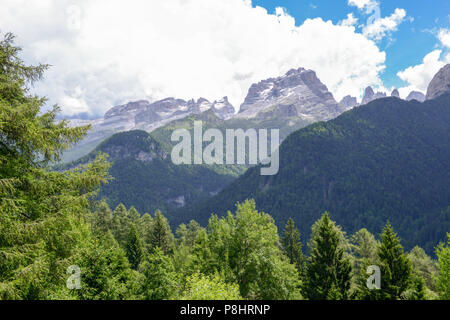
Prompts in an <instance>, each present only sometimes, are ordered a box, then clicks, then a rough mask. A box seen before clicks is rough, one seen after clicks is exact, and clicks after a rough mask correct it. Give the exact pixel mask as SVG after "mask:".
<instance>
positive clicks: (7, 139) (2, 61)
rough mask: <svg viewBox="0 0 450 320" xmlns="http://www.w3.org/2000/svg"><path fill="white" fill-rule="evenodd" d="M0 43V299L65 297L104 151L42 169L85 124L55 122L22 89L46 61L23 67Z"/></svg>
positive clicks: (14, 50)
mask: <svg viewBox="0 0 450 320" xmlns="http://www.w3.org/2000/svg"><path fill="white" fill-rule="evenodd" d="M13 39H14V37H13V36H12V35H11V34H6V35H5V36H4V39H3V40H2V41H0V181H1V182H0V299H50V298H58V297H68V296H70V294H68V293H67V290H65V289H64V288H65V281H66V279H65V277H66V270H67V267H69V266H70V265H72V264H73V263H74V261H76V260H77V257H78V256H79V253H80V252H81V251H83V250H85V249H86V248H87V247H88V246H89V244H90V241H91V239H92V234H91V231H90V227H89V223H88V217H89V213H90V212H89V208H90V206H91V199H92V198H93V197H94V196H95V195H96V192H97V190H98V187H99V186H100V185H101V184H103V183H106V182H107V181H108V180H109V176H108V173H107V169H108V167H109V165H108V163H107V162H106V157H105V156H104V155H99V156H98V157H97V158H95V159H94V160H93V161H92V162H91V163H90V164H85V165H83V166H80V167H79V168H77V169H73V170H69V171H66V172H52V171H49V170H48V166H47V165H48V164H49V163H50V162H51V161H57V160H58V159H59V158H60V154H61V152H62V151H63V150H65V149H67V148H68V147H69V146H70V145H71V144H73V143H75V142H77V141H79V140H80V139H81V138H82V137H83V136H84V134H85V133H86V131H87V130H88V127H80V128H70V127H69V126H68V125H67V122H66V121H56V115H57V112H58V110H59V109H58V107H57V106H55V107H53V108H52V109H50V111H45V110H44V107H45V102H46V100H45V99H44V98H40V97H37V96H31V95H29V94H28V88H27V85H30V84H32V83H33V82H34V81H36V80H39V79H40V78H41V77H42V75H43V72H44V71H45V69H47V66H45V65H39V66H26V65H25V64H24V63H23V61H22V60H21V59H20V58H19V56H18V54H19V52H20V48H18V47H15V46H14V45H13Z"/></svg>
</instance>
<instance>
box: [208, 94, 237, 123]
mask: <svg viewBox="0 0 450 320" xmlns="http://www.w3.org/2000/svg"><path fill="white" fill-rule="evenodd" d="M211 110H212V111H213V112H214V113H215V114H216V115H217V116H218V117H219V118H221V119H224V120H227V119H230V118H231V117H232V116H233V115H234V111H235V110H234V107H233V106H232V105H231V103H230V102H228V97H224V98H223V99H222V100H219V101H214V103H213V104H212V106H211Z"/></svg>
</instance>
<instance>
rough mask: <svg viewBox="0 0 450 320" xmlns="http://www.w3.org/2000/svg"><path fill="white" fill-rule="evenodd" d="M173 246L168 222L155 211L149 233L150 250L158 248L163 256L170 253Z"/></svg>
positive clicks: (172, 237)
mask: <svg viewBox="0 0 450 320" xmlns="http://www.w3.org/2000/svg"><path fill="white" fill-rule="evenodd" d="M173 245H174V236H173V234H172V231H171V229H170V225H169V222H168V221H167V219H166V218H165V217H164V215H163V214H162V213H161V211H159V210H158V211H156V213H155V217H154V219H153V222H152V228H151V233H150V247H151V250H152V251H153V250H155V248H160V249H161V250H163V252H164V253H165V254H168V253H170V252H171V251H172V249H173Z"/></svg>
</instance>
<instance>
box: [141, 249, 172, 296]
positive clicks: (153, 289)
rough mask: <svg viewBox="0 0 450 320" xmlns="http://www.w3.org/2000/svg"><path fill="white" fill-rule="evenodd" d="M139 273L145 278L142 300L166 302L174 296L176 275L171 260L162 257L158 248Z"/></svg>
mask: <svg viewBox="0 0 450 320" xmlns="http://www.w3.org/2000/svg"><path fill="white" fill-rule="evenodd" d="M139 271H140V272H141V273H142V274H143V275H144V276H145V280H144V283H143V285H142V292H143V297H144V299H146V300H167V299H170V298H174V297H175V296H176V293H177V289H178V288H177V274H176V273H175V270H174V267H173V264H172V261H171V259H169V257H167V256H166V255H164V253H163V251H162V250H161V248H160V247H156V248H155V249H154V250H153V253H152V254H150V255H149V256H148V258H147V260H146V261H144V262H143V263H142V265H141V267H140V269H139Z"/></svg>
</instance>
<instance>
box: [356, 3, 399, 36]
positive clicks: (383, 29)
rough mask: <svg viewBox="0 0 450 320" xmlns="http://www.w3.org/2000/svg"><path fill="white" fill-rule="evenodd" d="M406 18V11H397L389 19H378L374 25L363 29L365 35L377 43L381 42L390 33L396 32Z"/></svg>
mask: <svg viewBox="0 0 450 320" xmlns="http://www.w3.org/2000/svg"><path fill="white" fill-rule="evenodd" d="M405 17H406V11H405V10H404V9H399V8H397V9H395V11H394V13H393V14H391V15H390V16H388V17H385V18H381V19H376V20H375V21H374V22H373V23H372V24H369V25H367V26H365V27H364V28H363V34H364V35H365V36H366V37H367V38H369V39H374V40H376V41H380V40H381V39H382V38H383V37H385V36H386V35H387V34H389V33H390V32H393V31H396V30H397V27H398V25H399V24H400V23H402V22H403V20H404V19H405Z"/></svg>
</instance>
